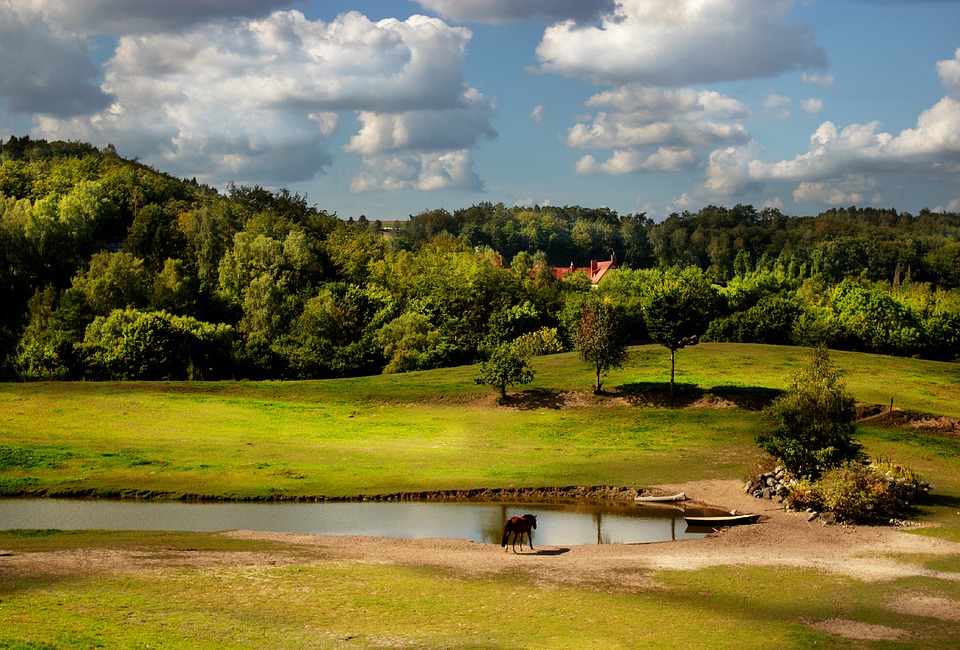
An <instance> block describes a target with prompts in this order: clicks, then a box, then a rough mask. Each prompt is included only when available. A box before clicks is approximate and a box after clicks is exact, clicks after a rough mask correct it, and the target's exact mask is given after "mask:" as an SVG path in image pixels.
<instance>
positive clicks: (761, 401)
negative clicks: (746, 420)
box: [710, 386, 786, 411]
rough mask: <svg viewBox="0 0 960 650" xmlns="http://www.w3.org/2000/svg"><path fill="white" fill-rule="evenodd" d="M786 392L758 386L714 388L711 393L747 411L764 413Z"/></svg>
mask: <svg viewBox="0 0 960 650" xmlns="http://www.w3.org/2000/svg"><path fill="white" fill-rule="evenodd" d="M785 392H786V391H784V390H781V389H779V388H760V387H758V386H714V387H713V388H711V389H710V393H711V394H713V395H716V396H717V397H719V398H720V399H723V400H726V401H728V402H731V403H733V404H735V405H736V406H738V407H739V408H742V409H745V410H747V411H762V410H763V409H765V408H767V407H768V406H770V405H771V404H773V402H774V400H775V399H777V398H778V397H780V396H781V395H783V394H784V393H785Z"/></svg>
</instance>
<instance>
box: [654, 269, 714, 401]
mask: <svg viewBox="0 0 960 650" xmlns="http://www.w3.org/2000/svg"><path fill="white" fill-rule="evenodd" d="M641 305H642V310H643V318H644V321H645V322H646V325H647V332H648V333H649V334H650V337H651V338H652V339H653V340H654V341H656V342H657V343H659V344H660V345H662V346H663V347H665V348H667V349H668V350H670V394H671V395H673V391H674V378H675V373H676V365H677V350H680V349H683V348H685V347H687V346H688V345H696V344H697V341H698V338H697V337H699V336H700V335H701V334H703V332H704V331H706V329H707V326H708V325H709V324H710V321H711V319H712V318H713V316H714V315H715V312H716V308H715V305H716V291H715V290H714V288H713V286H712V285H711V284H710V281H709V280H708V279H707V276H706V275H704V273H703V271H701V270H700V269H699V268H697V267H687V268H685V269H682V270H675V269H671V270H667V271H658V272H655V276H654V279H653V281H652V282H649V283H648V284H647V285H646V286H645V287H644V295H643V296H642V298H641Z"/></svg>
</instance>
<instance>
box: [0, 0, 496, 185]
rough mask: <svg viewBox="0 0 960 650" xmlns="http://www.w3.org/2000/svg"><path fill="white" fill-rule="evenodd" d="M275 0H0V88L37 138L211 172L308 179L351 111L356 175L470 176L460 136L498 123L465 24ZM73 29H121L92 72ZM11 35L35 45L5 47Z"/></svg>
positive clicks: (486, 132)
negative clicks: (480, 86) (472, 74)
mask: <svg viewBox="0 0 960 650" xmlns="http://www.w3.org/2000/svg"><path fill="white" fill-rule="evenodd" d="M280 4H286V3H281V2H276V1H275V2H259V1H253V0H233V1H225V2H214V1H212V0H210V1H207V2H194V1H187V0H177V2H174V3H173V6H171V4H170V3H166V4H163V5H162V7H163V10H162V11H161V10H160V8H161V3H152V2H149V3H146V2H145V3H129V2H120V1H119V0H91V2H84V3H77V2H68V1H67V0H27V2H26V4H23V5H21V4H19V3H18V5H17V9H13V7H12V5H11V4H9V3H8V4H6V5H3V4H0V38H3V45H2V46H0V47H2V48H3V53H4V55H5V56H3V57H0V61H2V62H3V63H0V98H2V99H4V100H5V101H6V105H7V107H8V108H9V109H10V110H12V111H15V112H23V113H30V114H33V115H34V120H35V124H36V127H37V132H38V135H41V136H42V137H47V138H63V139H69V140H74V139H82V140H88V141H91V142H95V143H106V142H111V143H113V144H114V145H115V146H117V147H118V149H119V150H120V151H121V152H123V151H135V152H137V155H138V156H140V157H141V158H142V159H144V160H145V162H148V163H150V164H157V165H159V166H162V167H163V169H165V170H168V171H170V172H172V173H174V174H183V175H190V176H193V175H196V176H197V178H198V179H199V180H201V181H203V182H207V183H211V184H223V183H225V182H229V181H236V182H265V183H277V184H281V183H290V182H296V181H300V180H306V179H309V178H312V177H314V176H316V175H317V174H320V173H322V172H323V171H324V170H325V168H327V167H329V166H330V165H331V164H332V162H333V159H334V154H335V151H334V149H335V147H334V145H332V136H333V135H334V134H335V132H337V130H338V129H340V128H342V127H343V126H344V122H345V121H344V120H343V119H342V115H343V113H345V112H347V113H353V114H355V115H356V116H357V117H358V121H359V124H360V125H361V126H360V129H359V131H358V132H357V133H356V134H355V135H354V136H353V137H352V138H350V139H349V142H348V144H347V145H346V146H345V147H344V150H345V151H346V152H350V153H360V154H362V160H363V165H364V166H365V169H364V170H362V171H361V172H360V173H359V176H358V179H357V180H355V181H354V183H353V184H352V186H353V187H355V188H359V189H374V188H376V189H386V190H389V189H396V188H401V187H416V188H420V189H461V190H477V189H480V188H481V187H482V183H481V182H480V180H479V178H478V177H477V175H476V174H474V173H473V172H472V171H471V167H472V164H473V163H472V158H471V156H470V149H472V148H474V147H476V146H477V145H478V143H479V142H480V141H481V140H484V139H492V138H495V137H497V133H496V131H495V130H494V129H493V127H492V125H491V123H490V119H491V118H492V116H493V114H494V112H495V107H494V104H493V102H491V101H488V100H487V99H485V98H484V96H483V95H482V93H480V92H479V91H478V90H476V89H474V88H470V87H469V86H467V85H466V84H465V82H464V79H463V71H462V68H463V62H464V57H465V50H466V46H467V43H468V42H469V41H470V39H471V37H472V34H471V32H470V30H468V29H466V28H463V27H452V26H450V25H448V24H446V23H445V22H444V21H442V20H440V19H438V18H429V17H426V16H418V15H414V16H411V17H410V18H408V19H407V20H396V19H387V20H382V21H378V22H374V21H371V20H370V19H368V18H367V17H365V16H363V15H361V14H359V13H356V12H351V13H346V14H342V15H340V16H338V17H337V18H336V19H334V20H332V21H330V22H321V21H312V20H309V19H307V18H306V17H305V16H304V15H303V14H302V13H301V12H299V11H293V10H291V11H274V12H272V13H268V12H267V11H266V10H269V9H270V8H271V7H272V6H275V5H280ZM178 8H180V9H183V11H182V12H181V11H178ZM168 14H169V15H168ZM252 14H256V15H262V17H254V18H251V17H250V15H252ZM54 20H56V21H58V22H54ZM71 27H82V28H86V29H88V30H90V31H91V32H93V31H96V32H97V33H112V32H116V33H118V34H122V35H120V36H119V38H118V39H117V41H116V48H115V50H114V52H113V55H112V57H110V58H109V60H107V61H106V62H105V63H104V64H103V68H102V70H103V77H102V80H100V81H99V83H98V80H97V79H96V70H95V68H94V66H93V65H92V63H91V59H90V57H91V52H92V49H91V46H90V44H89V43H90V41H89V40H88V36H89V35H88V34H83V33H75V32H71V31H69V28H71ZM17 34H21V35H22V40H23V41H24V42H25V43H35V44H36V45H35V48H42V49H43V56H39V55H37V53H36V52H34V51H32V50H31V49H30V48H24V50H23V51H22V53H21V54H20V55H19V56H18V57H17V56H14V57H13V58H11V57H10V54H11V52H10V51H9V50H12V49H13V48H11V47H10V45H11V43H12V40H10V39H12V38H13V37H14V36H16V35H17ZM38 36H39V37H40V40H36V39H37V37H38ZM198 170H200V171H199V173H198ZM391 170H396V171H397V173H398V174H399V176H398V177H397V178H393V177H391V176H390V172H391Z"/></svg>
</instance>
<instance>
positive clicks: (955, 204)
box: [931, 197, 960, 213]
mask: <svg viewBox="0 0 960 650" xmlns="http://www.w3.org/2000/svg"><path fill="white" fill-rule="evenodd" d="M931 212H940V213H943V212H960V197H957V198H955V199H951V200H950V201H948V202H947V204H946V205H938V206H937V207H935V208H933V209H932V210H931Z"/></svg>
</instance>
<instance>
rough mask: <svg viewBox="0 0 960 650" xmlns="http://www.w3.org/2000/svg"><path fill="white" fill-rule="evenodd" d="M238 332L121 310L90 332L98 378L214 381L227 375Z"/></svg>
mask: <svg viewBox="0 0 960 650" xmlns="http://www.w3.org/2000/svg"><path fill="white" fill-rule="evenodd" d="M232 341H233V328H231V327H229V326H226V325H218V324H211V323H204V322H201V321H198V320H196V319H194V318H190V317H180V316H173V315H171V314H169V313H167V312H164V311H140V310H137V309H131V308H127V309H117V310H114V311H113V312H111V313H110V315H109V316H106V317H103V316H98V317H97V318H96V319H95V320H94V321H93V323H91V324H90V326H89V327H87V332H86V337H85V338H84V342H83V345H82V350H83V352H84V353H85V355H86V365H87V372H88V375H89V376H90V377H91V378H93V379H124V380H143V379H146V380H156V379H213V378H216V377H217V376H222V375H223V374H224V373H225V371H226V370H227V364H228V363H229V359H230V350H231V347H232Z"/></svg>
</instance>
